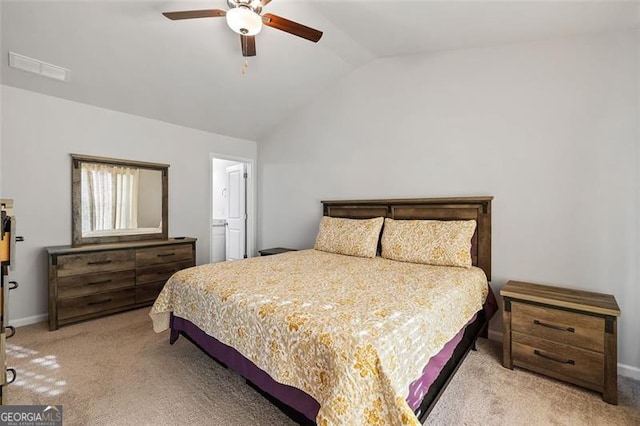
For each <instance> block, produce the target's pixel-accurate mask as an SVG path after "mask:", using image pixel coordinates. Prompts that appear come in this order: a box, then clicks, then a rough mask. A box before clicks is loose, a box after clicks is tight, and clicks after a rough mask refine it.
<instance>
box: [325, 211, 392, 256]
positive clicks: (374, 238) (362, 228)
mask: <svg viewBox="0 0 640 426" xmlns="http://www.w3.org/2000/svg"><path fill="white" fill-rule="evenodd" d="M383 223H384V218H382V217H377V218H374V219H344V218H339V217H329V216H325V217H323V218H322V221H321V222H320V230H319V231H318V236H317V237H316V244H315V246H314V247H313V248H314V249H316V250H321V251H327V252H330V253H337V254H346V255H348V256H358V257H376V252H377V249H378V240H379V238H380V229H382V224H383Z"/></svg>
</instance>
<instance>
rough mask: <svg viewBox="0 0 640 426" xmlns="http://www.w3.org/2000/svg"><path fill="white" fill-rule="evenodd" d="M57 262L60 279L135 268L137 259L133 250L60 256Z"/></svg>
mask: <svg viewBox="0 0 640 426" xmlns="http://www.w3.org/2000/svg"><path fill="white" fill-rule="evenodd" d="M57 262H58V264H57V267H56V271H57V274H58V278H61V277H68V276H71V275H80V274H93V273H97V272H107V271H121V270H123V269H133V268H135V257H134V253H133V251H132V250H109V251H102V252H96V253H82V254H70V255H64V256H58V259H57Z"/></svg>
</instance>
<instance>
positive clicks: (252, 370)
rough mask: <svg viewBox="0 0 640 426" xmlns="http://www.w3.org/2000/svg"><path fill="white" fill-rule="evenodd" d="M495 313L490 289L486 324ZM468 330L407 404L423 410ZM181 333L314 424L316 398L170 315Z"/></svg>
mask: <svg viewBox="0 0 640 426" xmlns="http://www.w3.org/2000/svg"><path fill="white" fill-rule="evenodd" d="M496 310H497V302H496V298H495V295H494V294H493V291H491V289H490V290H489V295H488V296H487V300H486V302H485V305H484V311H485V316H486V318H487V321H488V320H489V319H490V318H491V317H492V316H493V315H494V313H495V312H496ZM476 316H477V314H476V315H474V316H473V318H471V319H470V320H469V322H468V323H467V325H469V324H470V323H472V322H473V321H474V320H475V319H476ZM465 328H466V326H465V327H463V328H462V329H461V330H460V331H459V332H458V334H456V336H455V337H454V338H453V339H451V340H450V341H449V342H448V343H447V344H446V345H445V346H444V347H443V348H442V350H440V352H438V354H437V355H435V356H434V357H432V358H431V359H430V360H429V363H428V364H427V365H426V366H425V367H424V369H423V372H422V376H421V377H420V378H418V379H417V380H416V381H414V382H413V383H412V384H411V386H410V388H409V397H408V398H407V403H408V404H409V406H410V407H411V409H413V410H414V411H415V410H417V409H418V408H419V407H420V403H421V402H422V398H423V397H424V395H425V394H426V393H427V391H428V390H429V387H430V386H431V385H432V384H433V382H434V381H435V380H436V379H437V378H438V375H439V374H440V372H441V371H442V369H443V367H444V366H445V364H446V363H447V361H448V360H449V359H450V358H451V356H452V354H453V352H454V350H455V349H456V347H457V346H458V344H459V343H460V341H461V340H462V337H463V335H464V331H465ZM180 334H184V335H185V336H187V337H188V338H189V339H190V340H192V341H193V342H194V343H196V344H197V345H198V346H200V348H201V349H202V350H204V351H205V352H206V353H207V354H209V355H210V356H212V357H213V358H215V359H217V360H218V361H220V362H222V363H223V364H225V365H226V366H227V367H229V368H231V369H232V370H234V371H235V372H236V373H238V374H240V375H241V376H242V377H244V378H245V379H247V380H248V381H250V382H252V383H253V384H254V385H255V386H257V387H258V388H260V389H261V390H263V391H264V392H266V393H268V394H270V395H271V396H273V397H275V398H276V399H277V400H279V401H281V402H283V403H284V404H286V405H288V406H290V407H292V408H294V409H295V410H297V411H299V412H300V413H301V414H303V415H304V416H305V417H307V418H308V419H310V420H312V421H314V422H315V419H316V415H317V414H318V411H319V409H320V404H318V402H317V401H316V400H315V399H313V398H312V397H311V396H309V395H308V394H307V393H305V392H303V391H302V390H300V389H298V388H295V387H292V386H287V385H283V384H281V383H278V382H276V381H275V380H273V379H272V378H271V376H269V375H268V374H267V373H266V372H264V371H263V370H261V369H260V368H258V367H257V366H256V365H255V364H254V363H252V362H251V361H249V360H248V359H247V358H245V357H244V356H243V355H242V354H241V353H240V352H238V351H237V350H235V349H234V348H232V347H230V346H227V345H225V344H223V343H221V342H219V341H218V340H216V339H215V338H213V337H211V336H209V335H208V334H206V333H205V332H204V331H202V330H200V328H198V327H197V326H196V325H194V324H193V323H192V322H190V321H188V320H186V319H183V318H180V317H176V316H173V314H171V342H172V343H173V342H174V341H175V340H176V339H177V338H178V336H179V335H180ZM485 337H486V336H485Z"/></svg>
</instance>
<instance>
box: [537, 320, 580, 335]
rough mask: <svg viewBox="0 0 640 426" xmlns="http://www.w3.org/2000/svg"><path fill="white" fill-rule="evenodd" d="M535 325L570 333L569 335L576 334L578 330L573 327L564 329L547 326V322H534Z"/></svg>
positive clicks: (557, 326) (553, 325) (559, 326)
mask: <svg viewBox="0 0 640 426" xmlns="http://www.w3.org/2000/svg"><path fill="white" fill-rule="evenodd" d="M533 323H534V324H535V325H541V326H543V327H547V328H553V329H554V330H560V331H568V332H569V333H575V331H576V329H575V328H573V327H563V326H561V325H555V324H547V323H546V322H542V321H538V320H533Z"/></svg>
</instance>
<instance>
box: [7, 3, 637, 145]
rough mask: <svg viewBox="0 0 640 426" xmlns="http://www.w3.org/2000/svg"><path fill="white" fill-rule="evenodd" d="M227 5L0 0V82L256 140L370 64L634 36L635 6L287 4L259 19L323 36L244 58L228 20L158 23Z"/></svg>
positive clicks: (273, 40) (263, 44)
mask: <svg viewBox="0 0 640 426" xmlns="http://www.w3.org/2000/svg"><path fill="white" fill-rule="evenodd" d="M212 8H220V9H226V8H227V6H226V2H225V1H222V0H211V1H196V2H190V1H173V2H170V1H145V0H138V1H131V2H124V1H119V0H103V1H92V0H84V1H82V0H75V1H68V2H64V1H41V2H38V1H30V0H19V1H11V0H2V6H1V8H0V12H1V13H2V19H1V33H0V35H1V46H2V66H1V68H0V81H1V82H2V84H7V85H11V86H15V87H19V88H24V89H27V90H32V91H36V92H40V93H44V94H48V95H52V96H57V97H61V98H65V99H70V100H74V101H78V102H83V103H87V104H91V105H96V106H100V107H104V108H109V109H113V110H117V111H122V112H126V113H130V114H135V115H139V116H143V117H149V118H154V119H158V120H163V121H167V122H170V123H175V124H179V125H182V126H188V127H193V128H197V129H203V130H207V131H211V132H215V133H220V134H226V135H231V136H236V137H241V138H247V139H252V140H258V141H259V140H261V139H262V138H263V137H264V136H265V135H266V134H268V132H269V131H270V130H271V129H272V128H273V127H274V126H276V125H277V124H278V123H280V122H282V121H284V120H286V119H287V117H288V116H289V115H290V114H292V113H293V112H294V111H295V110H296V109H298V108H301V107H303V106H304V105H305V104H307V103H310V102H313V99H314V96H316V95H317V94H318V93H319V92H320V91H322V90H323V89H324V88H326V87H328V86H330V85H331V84H333V83H334V82H335V81H337V80H338V79H340V78H342V77H343V76H345V75H346V74H348V73H350V72H351V71H353V70H354V69H355V68H358V67H360V66H362V65H364V64H367V63H369V62H371V61H373V60H375V59H377V58H381V57H388V56H396V55H406V54H416V53H425V52H433V51H438V50H446V49H462V48H473V47H483V46H488V45H494V44H502V43H516V42H523V41H532V40H539V39H547V38H552V37H562V36H571V35H578V34H591V33H599V32H604V31H615V30H624V29H628V28H632V27H636V28H637V27H638V25H639V23H640V8H639V3H638V2H635V1H627V2H611V1H606V2H593V1H590V2H579V1H563V2H554V1H538V2H531V1H510V2H485V1H478V0H474V1H466V2H439V1H417V0H414V1H391V0H386V1H370V0H369V1H365V0H352V1H320V0H316V1H291V0H273V1H272V2H271V3H270V4H269V5H268V6H267V7H266V8H265V12H269V13H273V14H276V15H280V16H282V17H286V18H288V19H291V20H293V21H296V22H300V23H303V24H305V25H308V26H310V27H314V28H317V29H320V30H322V31H324V36H323V38H322V39H321V40H320V42H319V43H318V44H313V43H311V42H308V41H306V40H303V39H300V38H297V37H294V36H291V35H289V34H287V33H284V32H281V31H277V30H274V29H272V28H266V27H265V28H264V29H263V30H262V32H261V33H260V34H258V36H257V37H256V40H257V53H258V54H257V56H256V57H254V58H249V64H248V71H247V72H246V73H245V74H243V73H242V72H241V70H242V66H243V63H244V58H243V57H242V55H241V50H240V42H239V38H238V36H237V35H236V34H235V33H233V32H232V31H231V30H230V29H229V28H228V27H227V25H226V23H225V20H224V19H219V18H218V19H216V18H213V19H194V20H185V21H170V20H168V19H166V18H164V17H163V16H162V15H161V13H162V12H166V11H176V10H190V9H212ZM9 51H12V52H16V53H19V54H22V55H25V56H29V57H32V58H37V59H40V60H42V61H45V62H48V63H52V64H55V65H58V66H61V67H64V68H68V69H70V70H71V78H70V80H69V81H68V82H66V83H62V82H58V81H54V80H49V79H45V78H43V77H40V76H38V75H35V74H29V73H26V72H23V71H20V70H16V69H13V68H9V67H8V60H7V57H8V52H9Z"/></svg>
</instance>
